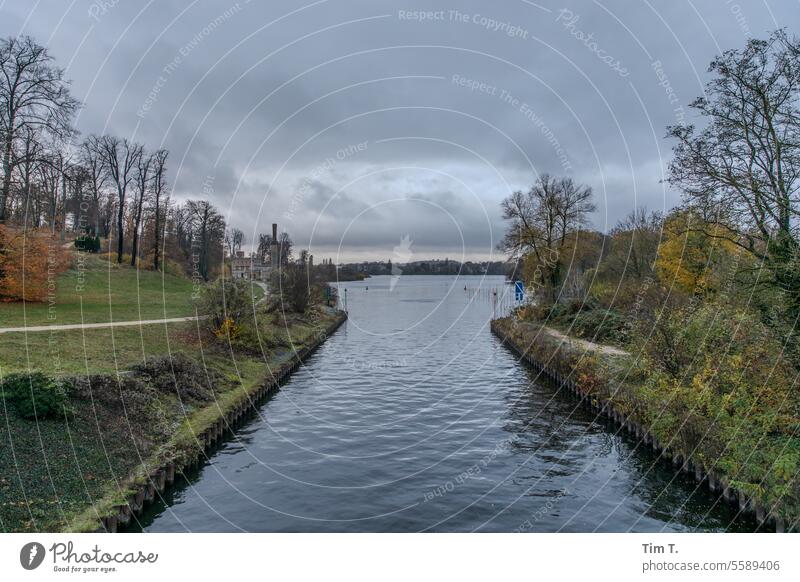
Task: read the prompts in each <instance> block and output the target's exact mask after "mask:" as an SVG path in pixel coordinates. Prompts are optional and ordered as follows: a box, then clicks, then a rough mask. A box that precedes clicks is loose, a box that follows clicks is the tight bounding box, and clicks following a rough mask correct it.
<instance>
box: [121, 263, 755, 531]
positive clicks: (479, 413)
mask: <svg viewBox="0 0 800 582" xmlns="http://www.w3.org/2000/svg"><path fill="white" fill-rule="evenodd" d="M503 283H504V282H503V279H502V277H486V278H483V277H445V276H406V277H397V278H391V277H388V276H387V277H373V278H371V279H368V280H366V281H362V282H353V283H342V284H340V285H339V287H340V297H341V298H342V299H343V298H344V295H345V289H346V295H347V307H348V311H349V315H350V319H349V320H348V321H347V322H346V323H345V324H344V325H343V326H342V327H341V328H340V329H339V331H338V332H336V334H334V335H333V336H332V337H330V338H329V339H328V341H327V342H326V343H325V344H324V345H322V346H321V347H320V349H319V350H318V351H317V352H316V353H315V354H314V355H313V356H312V357H311V358H310V359H309V360H308V361H307V362H306V364H305V365H304V366H302V367H301V368H300V369H299V370H298V371H297V372H296V373H295V374H294V375H293V376H292V377H291V379H290V380H289V381H288V382H287V383H286V384H285V385H284V386H283V387H282V388H281V390H280V391H279V392H277V393H276V394H275V395H274V396H273V397H272V398H271V399H270V400H269V401H268V402H266V403H265V404H264V405H263V406H262V407H261V408H260V410H259V411H258V412H259V414H258V415H256V416H255V417H254V418H253V419H252V420H251V421H249V422H248V423H246V424H244V425H242V426H239V427H238V428H237V429H236V431H235V433H234V434H233V435H232V436H230V437H228V438H227V439H226V440H225V441H224V442H222V443H221V444H220V445H219V446H217V447H216V448H215V450H214V452H213V453H212V454H211V455H210V456H209V458H208V460H207V462H206V463H205V464H204V465H203V466H202V467H201V468H200V469H199V470H197V471H195V472H193V473H192V474H191V475H188V476H187V479H185V480H182V481H180V482H179V483H178V484H177V486H176V487H174V488H172V489H171V490H170V491H169V493H167V494H166V496H165V498H164V499H163V501H159V502H157V503H155V504H153V505H152V506H151V507H150V508H149V509H148V510H147V511H146V513H145V514H144V515H143V516H142V518H141V526H140V527H141V528H142V529H144V530H145V531H154V532H176V531H178V532H182V531H210V532H219V531H265V532H269V531H277V532H291V531H314V532H317V531H319V532H339V531H346V532H359V531H392V532H416V531H442V532H443V531H458V532H469V531H501V532H509V531H535V532H556V531H569V532H574V531H578V532H591V531H613V532H626V531H638V532H644V531H753V530H755V528H756V524H755V523H754V522H753V521H752V520H750V518H746V517H742V516H739V515H738V514H737V512H736V511H735V510H734V509H733V508H732V507H730V506H729V505H727V504H726V503H724V502H723V501H722V500H721V499H719V498H718V497H717V496H715V495H712V494H710V493H708V491H707V490H706V488H705V487H698V486H697V484H696V483H695V482H694V481H693V480H690V479H689V478H688V477H685V476H683V475H681V474H675V471H674V470H673V469H672V468H671V466H669V465H668V464H667V463H665V462H662V461H659V460H658V459H657V458H656V456H655V455H654V454H653V453H652V452H651V451H649V450H645V449H643V448H642V447H637V446H636V441H635V440H634V439H632V438H630V437H629V436H627V435H626V434H622V433H618V432H616V430H615V429H614V428H613V426H612V425H610V424H608V423H606V422H605V421H603V420H602V419H599V418H597V417H596V416H595V415H594V414H593V413H591V412H587V411H585V410H583V409H581V408H578V407H577V404H576V400H574V399H573V398H570V397H569V396H568V395H566V394H563V393H559V392H558V391H557V390H555V389H554V387H553V386H551V385H549V384H547V383H545V382H542V381H540V380H538V379H537V378H536V375H535V373H534V372H533V371H532V370H531V369H529V368H528V367H527V366H525V365H524V364H522V363H521V362H519V361H517V358H516V357H515V356H514V354H513V353H512V352H511V351H509V350H508V349H506V348H505V347H503V346H502V345H500V343H499V342H498V340H497V339H496V338H495V337H494V336H493V335H492V334H491V333H490V331H489V321H490V319H491V318H492V316H493V313H494V312H496V310H497V309H499V307H498V306H497V305H496V304H495V301H494V295H493V293H494V290H497V292H498V295H499V297H501V298H502V297H503V293H504V292H506V291H508V290H509V287H508V286H505V285H504V284H503ZM465 287H466V289H465ZM497 303H501V304H504V305H507V303H508V300H505V301H502V300H498V302H497ZM136 529H138V527H137V528H136Z"/></svg>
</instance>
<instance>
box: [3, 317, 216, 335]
mask: <svg viewBox="0 0 800 582" xmlns="http://www.w3.org/2000/svg"><path fill="white" fill-rule="evenodd" d="M198 319H202V317H197V316H192V317H171V318H168V319H140V320H138V321H110V322H106V323H68V324H64V325H31V326H28V327H0V333H13V332H20V331H24V332H31V331H63V330H69V329H97V328H103V327H129V326H132V325H154V324H157V323H180V322H182V321H196V320H198Z"/></svg>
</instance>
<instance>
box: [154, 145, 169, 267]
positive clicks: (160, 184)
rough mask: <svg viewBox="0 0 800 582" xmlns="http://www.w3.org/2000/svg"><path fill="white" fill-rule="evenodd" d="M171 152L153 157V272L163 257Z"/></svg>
mask: <svg viewBox="0 0 800 582" xmlns="http://www.w3.org/2000/svg"><path fill="white" fill-rule="evenodd" d="M168 156H169V152H168V151H167V150H165V149H160V150H158V151H157V152H156V153H155V154H154V155H153V270H155V271H158V269H159V259H160V256H161V252H162V248H161V237H162V234H161V231H162V230H163V229H164V225H165V224H166V209H167V207H168V206H169V195H168V193H167V191H166V189H167V157H168Z"/></svg>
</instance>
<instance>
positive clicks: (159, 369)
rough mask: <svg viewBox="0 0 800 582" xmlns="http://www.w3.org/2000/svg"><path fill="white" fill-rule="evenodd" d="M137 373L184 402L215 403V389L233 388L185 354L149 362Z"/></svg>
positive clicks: (216, 374) (220, 376)
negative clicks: (212, 401) (213, 401)
mask: <svg viewBox="0 0 800 582" xmlns="http://www.w3.org/2000/svg"><path fill="white" fill-rule="evenodd" d="M133 372H134V374H135V375H136V377H137V378H140V379H141V380H143V381H145V382H146V383H147V384H148V385H150V386H152V387H153V388H155V389H156V390H158V391H159V392H161V393H163V394H177V395H178V397H179V398H180V399H181V400H182V401H185V400H197V401H199V402H208V401H210V400H213V398H214V390H215V389H216V390H224V389H225V387H226V386H227V385H228V384H229V382H228V380H227V379H226V378H225V377H224V376H223V375H222V374H221V373H219V372H218V371H217V370H215V369H214V368H210V367H207V366H203V365H201V364H199V363H198V362H196V361H195V360H193V359H192V358H190V357H188V356H186V355H184V354H181V353H175V354H171V355H169V356H162V357H158V358H152V359H149V360H148V361H147V362H145V363H143V364H139V365H137V366H134V367H133Z"/></svg>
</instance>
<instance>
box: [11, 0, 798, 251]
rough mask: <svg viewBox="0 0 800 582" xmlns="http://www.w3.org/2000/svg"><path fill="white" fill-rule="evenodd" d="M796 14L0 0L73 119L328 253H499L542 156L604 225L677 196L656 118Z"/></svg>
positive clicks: (757, 6) (273, 0)
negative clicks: (50, 72)
mask: <svg viewBox="0 0 800 582" xmlns="http://www.w3.org/2000/svg"><path fill="white" fill-rule="evenodd" d="M798 24H800V2H799V1H798V0H781V1H767V0H760V1H759V0H753V1H749V2H745V1H744V0H709V1H702V2H701V1H699V0H695V1H686V0H669V1H656V0H641V1H637V2H631V1H629V0H627V1H626V0H614V1H608V0H602V1H588V0H582V1H574V2H567V1H564V2H545V1H542V2H531V1H528V0H505V1H503V2H486V1H483V2H479V1H455V0H454V1H451V2H439V1H438V0H437V1H431V0H416V1H411V2H405V1H403V0H400V1H397V0H395V1H391V2H389V1H382V0H317V1H311V2H306V1H305V0H294V1H292V2H290V1H284V0H269V1H263V2H259V1H257V0H250V1H247V0H239V1H238V2H229V1H228V0H215V1H212V0H194V1H192V0H185V1H182V2H177V1H172V0H158V1H155V0H151V1H149V2H148V1H142V0H139V1H136V2H134V1H132V0H71V1H67V0H38V1H37V0H5V1H3V0H0V34H2V35H3V36H15V35H20V34H27V35H31V36H33V37H34V38H35V39H36V40H37V41H38V42H39V43H40V44H43V45H45V46H47V47H48V48H49V50H50V52H51V54H52V55H53V56H54V57H55V59H56V61H57V63H58V64H59V65H60V66H62V67H64V68H65V70H66V77H67V78H68V79H70V80H71V81H72V90H73V92H74V94H75V95H76V97H78V98H79V99H81V100H82V101H83V103H84V106H83V108H82V110H81V112H80V115H79V117H78V119H77V126H78V129H79V130H80V131H81V133H82V134H84V135H86V134H91V133H104V132H105V133H114V134H117V135H120V136H124V137H128V138H131V139H135V140H137V141H140V142H142V143H144V144H145V146H146V147H148V148H150V149H156V148H159V147H166V148H168V149H169V150H170V159H169V172H170V178H171V183H172V187H173V197H174V199H176V200H182V199H187V198H208V199H211V200H212V201H213V202H214V203H215V204H216V205H217V206H218V207H219V209H220V211H221V212H222V213H223V214H224V215H225V217H226V219H227V222H228V224H229V225H231V226H233V227H238V228H240V229H241V230H242V231H244V233H245V237H246V240H247V242H248V243H250V242H252V241H253V240H256V239H257V236H258V233H260V232H264V233H266V232H269V231H270V228H271V227H270V225H271V223H273V222H277V223H278V225H279V229H280V230H281V231H284V230H285V231H287V232H289V233H290V235H291V237H292V239H293V240H294V241H295V244H296V246H297V247H298V248H309V249H310V250H311V252H312V253H313V254H314V256H315V259H316V260H319V259H320V258H333V259H334V260H335V261H337V262H347V261H354V260H372V259H386V258H392V256H395V257H397V256H398V255H402V256H403V258H404V259H406V260H418V259H424V258H435V257H440V258H445V257H448V258H451V259H456V260H467V259H469V260H489V259H491V260H502V259H504V258H505V257H504V256H503V254H502V253H501V252H500V251H498V250H497V248H496V246H497V243H498V242H499V241H500V239H502V236H503V233H504V229H505V225H504V221H503V219H502V215H501V211H500V202H501V200H502V199H503V198H504V197H506V196H507V195H508V194H509V193H511V192H512V191H514V190H524V189H527V188H528V187H529V186H530V185H531V184H532V183H533V182H534V181H535V180H536V178H537V176H539V175H541V174H542V173H550V174H552V175H558V176H562V175H565V176H570V177H572V178H574V179H575V180H577V181H578V182H581V183H585V184H588V185H589V186H591V187H592V189H593V191H594V196H595V202H596V204H597V211H596V212H595V213H594V214H593V215H592V216H591V223H592V226H593V227H594V228H595V229H597V230H601V231H608V230H609V229H610V228H612V227H613V226H614V224H615V223H616V221H617V220H619V219H620V218H621V217H623V216H624V215H626V214H627V213H629V212H630V211H631V210H633V209H634V208H635V207H637V206H645V207H647V208H649V209H654V210H666V209H669V208H671V207H673V206H675V205H676V204H678V203H679V202H680V194H679V193H678V192H674V191H672V190H671V189H670V188H669V187H668V186H666V185H665V184H664V183H663V182H662V179H663V177H664V172H665V170H666V167H667V165H668V163H669V159H670V152H671V147H672V144H671V143H670V141H669V140H668V139H666V138H665V135H666V128H667V126H669V125H674V124H676V123H702V121H701V120H699V119H698V118H697V116H696V115H695V113H694V112H693V110H692V109H691V108H690V107H688V104H689V103H690V102H691V101H692V100H693V99H695V98H696V97H698V96H700V95H702V93H703V87H704V85H705V83H706V82H707V81H708V80H709V74H708V73H707V68H708V64H709V62H710V61H711V59H712V58H713V57H714V56H715V55H716V54H718V53H720V52H721V51H723V50H727V49H731V48H741V47H742V46H743V45H744V44H745V43H746V41H747V39H748V38H752V37H757V38H763V37H765V36H766V35H767V34H768V33H769V32H770V31H771V30H773V29H775V28H776V27H779V26H786V27H788V28H789V30H790V32H795V33H796V32H798V31H797V25H798Z"/></svg>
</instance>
